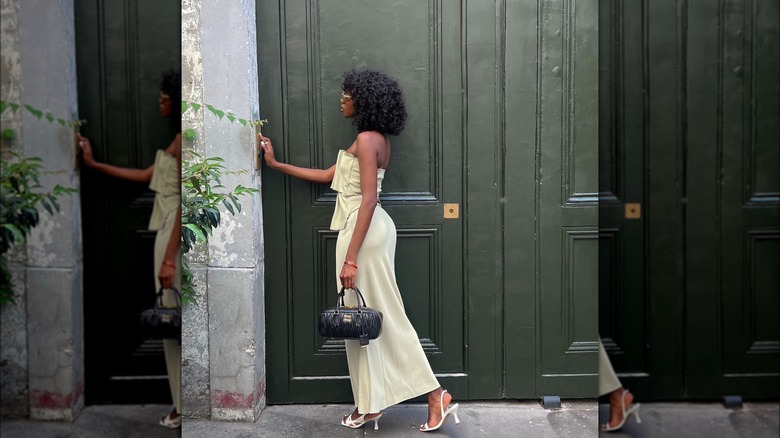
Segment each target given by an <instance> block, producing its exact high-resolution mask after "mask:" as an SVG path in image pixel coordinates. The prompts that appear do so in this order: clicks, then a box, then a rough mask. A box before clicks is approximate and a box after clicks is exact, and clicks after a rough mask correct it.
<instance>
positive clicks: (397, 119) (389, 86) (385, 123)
mask: <svg viewBox="0 0 780 438" xmlns="http://www.w3.org/2000/svg"><path fill="white" fill-rule="evenodd" d="M341 88H342V90H344V91H345V92H348V93H349V94H350V95H351V96H352V103H353V105H354V107H355V116H354V117H353V118H352V124H354V125H355V126H356V127H357V128H358V131H360V132H363V131H379V132H381V133H383V134H389V135H398V134H400V133H401V131H403V130H404V126H406V105H404V97H403V93H401V87H399V86H398V83H397V82H396V81H394V80H393V79H391V78H390V77H389V76H387V75H386V74H384V73H380V72H378V71H374V70H350V71H348V72H346V73H344V83H343V84H342V85H341Z"/></svg>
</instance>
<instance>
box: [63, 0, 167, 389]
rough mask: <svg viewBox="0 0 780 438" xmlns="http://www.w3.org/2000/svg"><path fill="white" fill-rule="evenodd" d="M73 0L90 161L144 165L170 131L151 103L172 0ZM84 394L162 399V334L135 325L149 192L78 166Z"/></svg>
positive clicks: (142, 294)
mask: <svg viewBox="0 0 780 438" xmlns="http://www.w3.org/2000/svg"><path fill="white" fill-rule="evenodd" d="M137 3H138V2H133V1H126V0H125V1H121V0H104V1H86V0H77V1H76V2H75V19H76V46H77V47H78V53H77V60H76V62H77V65H76V67H77V77H78V89H79V96H78V103H79V116H80V117H81V118H82V119H86V120H87V123H86V125H84V126H83V127H82V129H81V132H82V133H83V134H84V135H85V136H87V137H89V138H90V140H91V141H92V144H93V148H94V150H95V156H96V158H97V159H98V160H100V161H103V162H107V163H110V164H114V165H118V166H128V167H136V168H144V167H146V166H149V165H151V164H153V162H154V156H155V153H156V151H157V149H159V148H165V147H166V146H167V145H168V144H169V143H170V141H171V140H172V138H173V136H174V135H175V132H174V130H173V129H172V128H170V126H169V123H168V121H167V120H164V119H162V118H161V117H160V115H159V113H158V111H157V96H158V95H159V92H160V90H159V83H160V79H161V76H160V75H161V73H162V69H168V68H174V67H178V66H179V65H180V53H181V49H180V40H181V24H180V23H181V9H180V5H179V4H178V3H173V2H158V3H154V2H143V4H142V6H141V5H138V4H137ZM80 186H81V207H82V214H81V217H82V226H83V228H82V233H83V245H84V324H85V327H84V336H85V367H86V368H85V373H86V386H85V388H86V389H85V396H86V401H87V403H88V404H96V403H170V391H169V389H168V381H167V376H166V370H165V359H164V356H163V348H162V341H159V340H148V339H144V338H142V337H141V336H140V335H139V332H138V313H139V312H140V311H142V310H143V309H146V308H148V307H150V306H151V305H152V304H153V303H154V293H155V291H154V277H153V275H154V269H153V248H154V238H155V233H154V232H152V231H149V230H148V229H147V225H148V222H149V216H150V214H151V210H152V202H153V199H154V193H153V192H152V191H150V190H149V189H148V188H147V187H146V185H145V184H135V183H130V182H124V181H120V180H117V179H113V178H109V177H107V176H104V175H102V174H98V173H97V172H94V171H90V170H88V169H82V170H81V183H80Z"/></svg>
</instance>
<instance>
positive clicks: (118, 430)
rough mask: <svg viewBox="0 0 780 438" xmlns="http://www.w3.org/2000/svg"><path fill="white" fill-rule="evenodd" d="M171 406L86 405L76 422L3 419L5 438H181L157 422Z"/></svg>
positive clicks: (0, 433)
mask: <svg viewBox="0 0 780 438" xmlns="http://www.w3.org/2000/svg"><path fill="white" fill-rule="evenodd" d="M170 411H171V405H100V406H87V407H86V408H84V410H83V411H81V414H79V416H78V418H76V421H74V422H73V423H62V422H53V421H29V420H15V419H13V420H12V419H3V421H2V423H0V437H2V438H114V437H117V438H178V437H180V436H181V431H180V430H179V429H175V430H173V429H166V428H164V427H162V426H160V425H159V424H157V422H158V421H159V420H160V417H162V416H163V415H165V414H167V413H168V412H170Z"/></svg>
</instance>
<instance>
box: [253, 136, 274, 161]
mask: <svg viewBox="0 0 780 438" xmlns="http://www.w3.org/2000/svg"><path fill="white" fill-rule="evenodd" d="M257 138H258V139H259V140H260V147H261V148H263V158H265V163H266V164H267V165H268V167H270V168H271V169H273V168H274V167H276V157H275V156H274V145H273V144H271V140H270V139H269V138H268V137H263V134H257Z"/></svg>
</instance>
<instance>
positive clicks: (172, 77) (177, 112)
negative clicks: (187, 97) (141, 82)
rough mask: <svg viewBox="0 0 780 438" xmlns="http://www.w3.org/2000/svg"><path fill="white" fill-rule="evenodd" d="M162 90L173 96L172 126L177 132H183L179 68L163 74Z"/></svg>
mask: <svg viewBox="0 0 780 438" xmlns="http://www.w3.org/2000/svg"><path fill="white" fill-rule="evenodd" d="M160 91H162V92H163V93H165V94H167V95H168V96H170V98H171V108H172V109H173V111H171V118H170V120H171V126H173V127H174V128H175V129H176V132H181V73H179V69H171V70H168V71H166V72H163V74H162V82H160Z"/></svg>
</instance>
